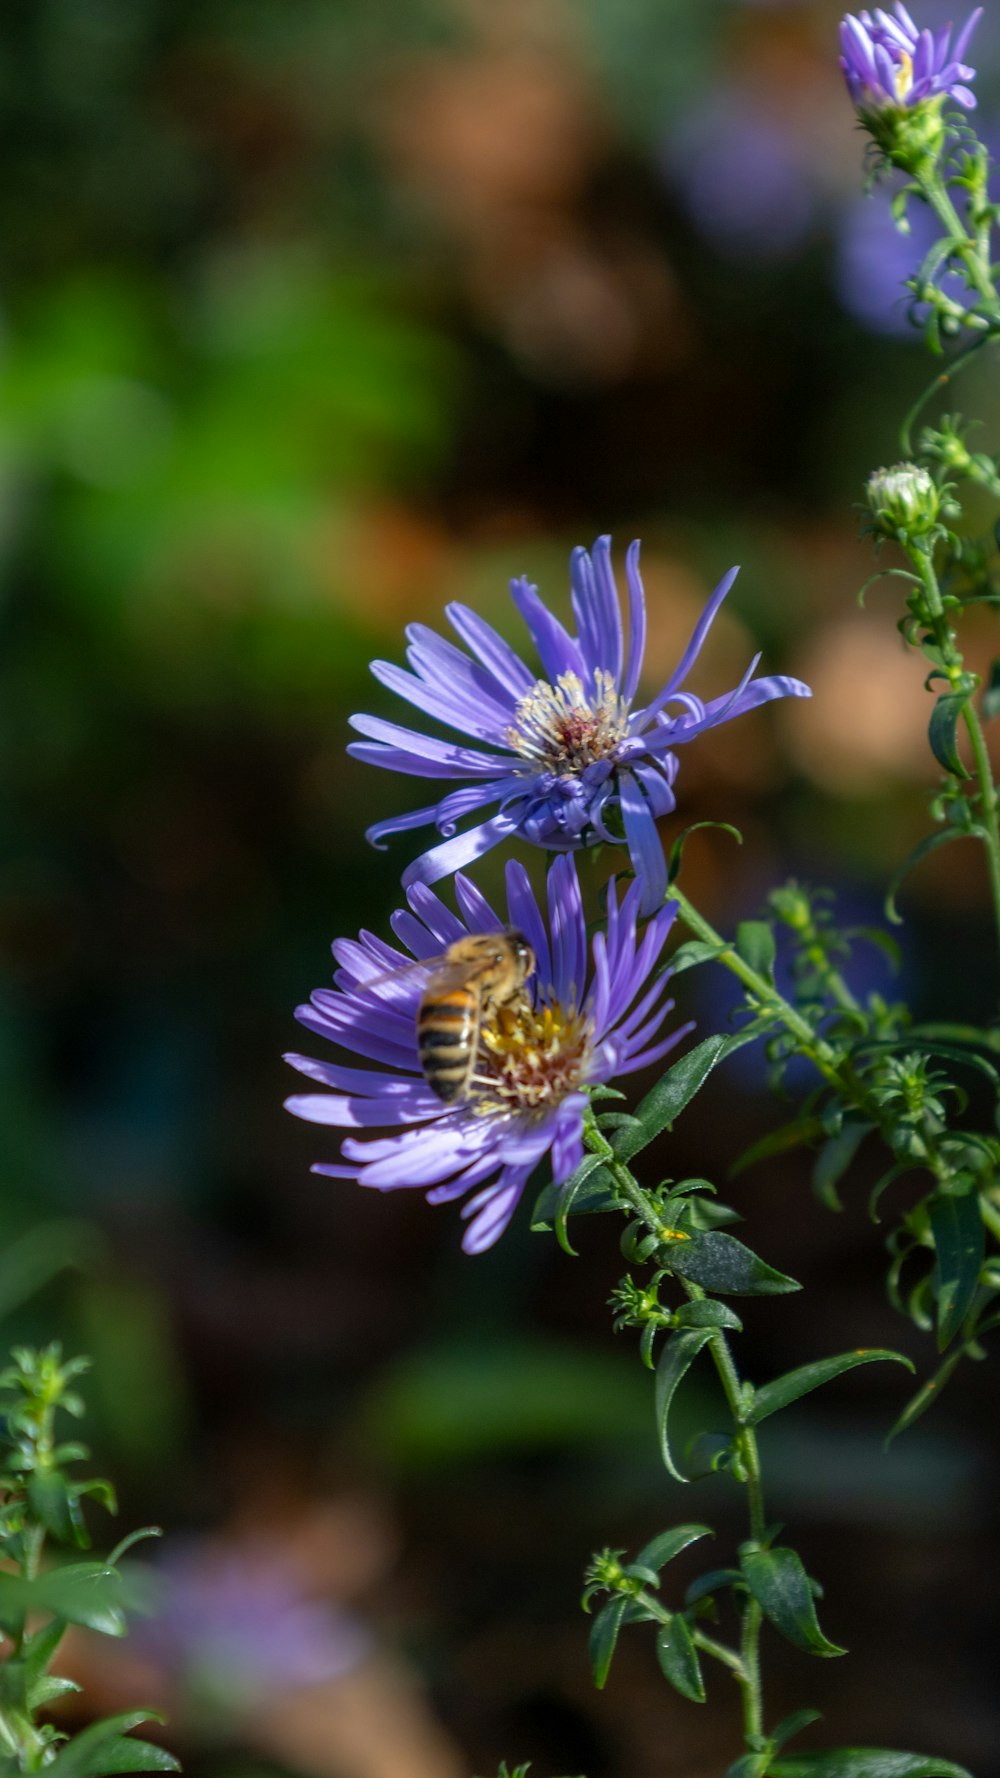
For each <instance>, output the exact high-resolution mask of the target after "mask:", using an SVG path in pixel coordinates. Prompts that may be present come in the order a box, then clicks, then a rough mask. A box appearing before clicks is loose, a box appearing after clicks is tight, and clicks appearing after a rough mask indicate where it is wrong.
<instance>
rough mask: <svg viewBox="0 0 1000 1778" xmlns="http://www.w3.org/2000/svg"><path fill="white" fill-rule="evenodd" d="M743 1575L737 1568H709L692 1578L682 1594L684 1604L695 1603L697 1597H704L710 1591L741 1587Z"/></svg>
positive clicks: (724, 1590) (718, 1591)
mask: <svg viewBox="0 0 1000 1778" xmlns="http://www.w3.org/2000/svg"><path fill="white" fill-rule="evenodd" d="M743 1584H744V1583H743V1576H742V1574H741V1573H740V1571H739V1569H738V1568H709V1569H707V1570H706V1572H705V1573H704V1574H699V1576H698V1578H697V1580H693V1581H692V1582H691V1585H690V1586H689V1587H688V1589H687V1592H686V1593H685V1594H684V1603H685V1605H697V1603H698V1600H699V1599H706V1598H707V1597H708V1595H709V1594H710V1593H720V1592H722V1593H724V1592H728V1590H729V1588H730V1587H733V1586H737V1587H740V1588H742V1587H743Z"/></svg>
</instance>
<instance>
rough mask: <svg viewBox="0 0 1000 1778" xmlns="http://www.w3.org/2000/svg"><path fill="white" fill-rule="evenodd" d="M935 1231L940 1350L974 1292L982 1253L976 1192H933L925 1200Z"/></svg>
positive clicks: (980, 1266) (960, 1320)
mask: <svg viewBox="0 0 1000 1778" xmlns="http://www.w3.org/2000/svg"><path fill="white" fill-rule="evenodd" d="M928 1214H929V1216H930V1220H931V1231H932V1233H933V1235H934V1253H935V1259H934V1289H935V1294H936V1296H937V1330H938V1347H939V1349H940V1350H941V1351H944V1348H945V1347H946V1346H947V1345H949V1344H950V1343H951V1340H952V1338H953V1337H954V1335H955V1334H956V1333H957V1331H958V1329H959V1328H960V1327H961V1325H962V1322H963V1321H964V1320H965V1317H966V1315H967V1314H968V1312H969V1308H970V1306H971V1303H972V1299H973V1297H974V1296H975V1294H976V1286H977V1285H978V1283H979V1274H980V1271H981V1270H982V1264H983V1253H984V1232H983V1219H982V1217H981V1215H980V1213H979V1195H978V1193H977V1192H975V1191H968V1192H963V1193H961V1194H960V1193H956V1192H935V1193H934V1195H933V1197H932V1198H931V1199H930V1202H929V1204H928Z"/></svg>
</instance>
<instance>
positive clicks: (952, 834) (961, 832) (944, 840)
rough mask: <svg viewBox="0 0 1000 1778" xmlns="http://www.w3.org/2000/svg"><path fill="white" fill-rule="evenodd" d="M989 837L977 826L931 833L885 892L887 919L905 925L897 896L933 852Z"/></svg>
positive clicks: (895, 875)
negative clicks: (910, 875)
mask: <svg viewBox="0 0 1000 1778" xmlns="http://www.w3.org/2000/svg"><path fill="white" fill-rule="evenodd" d="M987 837H988V836H987V834H986V832H985V829H983V828H981V827H975V826H973V827H968V828H966V827H940V828H937V829H936V831H935V832H934V833H929V834H928V835H927V837H926V839H922V840H921V841H920V842H919V843H918V844H917V845H916V846H914V848H913V851H912V852H910V853H909V854H908V855H907V857H906V858H904V860H903V862H902V864H901V865H900V866H899V869H898V870H897V871H894V873H893V875H892V877H891V879H890V882H889V887H888V889H887V890H886V892H885V916H886V919H887V920H891V921H892V923H893V925H894V926H901V925H902V924H903V916H902V914H901V913H900V912H899V909H898V908H897V906H896V896H897V895H898V893H899V889H900V886H901V884H902V883H903V882H904V881H905V879H906V878H907V877H908V876H909V874H910V872H911V871H912V870H915V869H916V867H917V865H918V864H922V863H923V861H924V859H925V858H928V857H929V856H930V854H931V853H932V852H936V851H937V850H938V848H939V847H940V846H950V845H951V843H952V841H953V840H985V839H986V838H987Z"/></svg>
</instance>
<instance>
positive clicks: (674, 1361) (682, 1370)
mask: <svg viewBox="0 0 1000 1778" xmlns="http://www.w3.org/2000/svg"><path fill="white" fill-rule="evenodd" d="M712 1331H713V1330H712V1329H711V1328H710V1327H688V1328H682V1329H680V1330H679V1332H677V1333H672V1334H671V1336H670V1338H669V1340H668V1341H667V1343H666V1345H665V1346H664V1348H663V1351H662V1352H661V1353H660V1361H659V1363H658V1365H657V1367H656V1383H655V1396H656V1424H657V1428H658V1430H659V1434H660V1455H661V1457H662V1458H663V1461H664V1463H665V1464H666V1466H667V1469H668V1470H669V1471H670V1474H671V1475H672V1476H673V1477H674V1479H675V1480H676V1481H678V1482H686V1481H687V1479H688V1478H687V1476H686V1475H682V1474H681V1471H680V1470H679V1469H678V1468H677V1465H676V1463H675V1462H674V1459H673V1455H672V1453H671V1450H670V1439H669V1420H670V1409H671V1406H672V1404H673V1399H674V1396H675V1395H676V1393H677V1388H678V1385H679V1384H680V1382H681V1381H682V1380H683V1378H684V1377H685V1376H686V1375H687V1373H688V1371H689V1370H690V1369H691V1366H692V1364H693V1363H694V1361H695V1359H696V1358H697V1356H698V1354H699V1352H700V1351H701V1349H702V1347H703V1346H706V1345H707V1344H708V1342H709V1340H710V1339H711V1338H712Z"/></svg>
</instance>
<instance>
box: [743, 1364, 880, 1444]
mask: <svg viewBox="0 0 1000 1778" xmlns="http://www.w3.org/2000/svg"><path fill="white" fill-rule="evenodd" d="M882 1359H885V1360H887V1361H888V1362H891V1363H893V1364H905V1366H906V1368H907V1370H908V1371H912V1369H913V1365H912V1364H911V1363H910V1360H909V1359H908V1358H904V1357H903V1355H902V1353H901V1352H889V1351H886V1350H884V1349H883V1348H882V1347H875V1346H872V1347H869V1348H861V1347H859V1348H858V1349H857V1350H856V1351H854V1352H841V1353H840V1354H839V1355H838V1356H837V1357H836V1358H818V1359H816V1360H815V1362H814V1363H813V1364H802V1365H799V1367H798V1368H797V1369H796V1370H794V1371H786V1372H785V1374H784V1376H783V1377H775V1379H774V1381H773V1383H764V1384H763V1385H762V1386H761V1388H759V1389H758V1390H757V1393H756V1395H755V1396H754V1403H753V1407H752V1408H751V1409H750V1412H749V1413H748V1415H747V1423H748V1425H750V1426H758V1425H759V1424H760V1422H761V1420H766V1419H767V1418H768V1416H769V1415H770V1414H777V1413H779V1412H780V1410H781V1409H782V1408H786V1407H787V1406H788V1404H789V1402H792V1401H798V1399H799V1397H800V1396H801V1395H808V1394H810V1392H811V1391H812V1390H813V1389H820V1388H822V1386H823V1384H824V1383H831V1382H832V1381H833V1379H834V1377H842V1376H843V1375H844V1372H845V1371H853V1370H856V1369H857V1367H858V1365H861V1364H877V1363H879V1361H880V1360H882Z"/></svg>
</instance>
